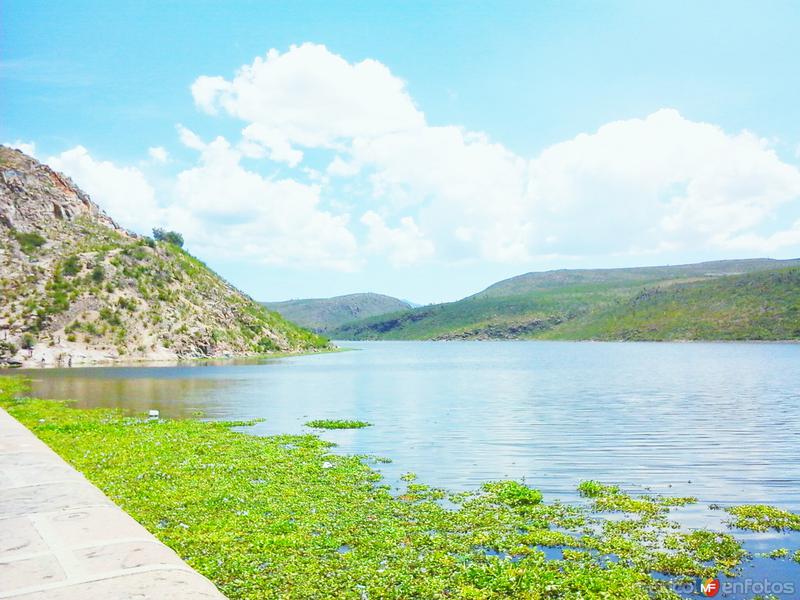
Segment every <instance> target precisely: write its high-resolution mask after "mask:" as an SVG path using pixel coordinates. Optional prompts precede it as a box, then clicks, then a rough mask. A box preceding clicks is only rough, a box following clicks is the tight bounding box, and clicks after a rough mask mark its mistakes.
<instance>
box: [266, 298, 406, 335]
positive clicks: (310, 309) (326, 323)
mask: <svg viewBox="0 0 800 600" xmlns="http://www.w3.org/2000/svg"><path fill="white" fill-rule="evenodd" d="M262 304H263V305H264V306H265V307H266V308H268V309H269V310H273V311H275V312H277V313H279V314H281V315H282V316H283V317H284V318H286V319H288V320H289V321H291V322H293V323H297V324H298V325H300V326H302V327H307V328H309V329H313V330H314V331H317V332H319V333H325V332H327V331H330V330H332V329H334V328H336V327H339V326H341V325H344V324H345V323H348V322H350V321H353V320H356V319H362V318H368V317H374V316H378V315H385V314H387V313H392V312H396V311H399V310H406V309H408V308H411V305H410V304H408V302H404V301H403V300H398V299H397V298H392V297H391V296H384V295H383V294H371V293H367V294H348V295H346V296H335V297H333V298H309V299H304V300H287V301H285V302H262Z"/></svg>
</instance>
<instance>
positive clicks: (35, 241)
mask: <svg viewBox="0 0 800 600" xmlns="http://www.w3.org/2000/svg"><path fill="white" fill-rule="evenodd" d="M14 238H15V239H16V240H17V242H18V243H19V247H20V249H21V250H22V251H23V252H24V253H25V254H32V253H33V252H35V251H36V250H37V249H39V248H41V247H42V246H44V244H45V242H46V241H47V240H46V239H44V238H43V237H42V236H41V235H39V234H38V233H36V232H31V233H25V232H22V231H16V232H14Z"/></svg>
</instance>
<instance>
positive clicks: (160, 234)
mask: <svg viewBox="0 0 800 600" xmlns="http://www.w3.org/2000/svg"><path fill="white" fill-rule="evenodd" d="M153 238H154V239H155V240H156V241H159V242H167V243H168V244H172V245H173V246H177V247H178V248H183V236H182V235H181V234H180V233H178V232H177V231H166V230H164V229H162V228H160V227H156V228H155V229H153Z"/></svg>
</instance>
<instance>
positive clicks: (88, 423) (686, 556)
mask: <svg viewBox="0 0 800 600" xmlns="http://www.w3.org/2000/svg"><path fill="white" fill-rule="evenodd" d="M23 387H24V383H23V382H21V381H20V380H16V379H11V378H7V377H2V378H0V405H2V406H4V407H6V408H7V409H8V411H9V412H10V413H11V414H12V415H13V416H15V417H16V418H17V419H19V420H20V421H22V422H23V423H24V424H25V425H26V426H27V427H29V428H30V429H31V430H33V431H34V432H35V433H36V435H38V436H39V437H40V438H42V439H43V440H44V441H45V442H46V443H47V444H49V445H50V446H51V447H52V448H53V449H55V450H56V452H58V453H59V454H60V455H61V456H63V457H64V458H65V459H66V460H67V461H68V462H70V463H71V464H72V465H73V466H75V467H76V468H77V469H78V470H80V471H82V472H83V473H84V474H86V475H87V477H88V478H89V479H90V480H91V481H92V482H93V483H95V484H96V485H97V486H98V487H100V488H101V489H102V490H103V491H104V492H105V493H106V494H108V495H109V496H110V497H111V498H112V499H113V500H114V501H115V502H117V503H118V504H119V505H120V506H121V507H122V508H123V509H125V510H126V511H128V512H129V513H130V514H131V515H132V516H133V517H134V518H136V519H137V520H138V521H139V522H141V523H142V524H143V525H144V526H145V527H146V528H147V529H149V530H150V531H152V532H153V533H154V534H155V535H156V536H157V537H159V538H160V539H161V540H162V541H163V542H164V543H166V544H167V545H168V546H170V547H172V548H173V549H175V550H176V551H177V552H178V554H179V555H180V556H182V557H183V558H184V559H185V560H186V561H187V562H188V563H189V564H190V565H191V566H193V567H194V568H196V569H197V570H198V571H200V572H201V573H203V574H204V575H206V576H207V577H209V578H210V579H211V580H212V581H213V582H214V583H215V584H216V585H217V586H218V587H219V588H220V590H221V591H222V592H223V593H224V594H226V595H227V596H228V597H230V598H231V599H241V598H246V599H263V598H355V599H362V598H371V599H375V598H397V599H401V598H402V599H409V598H424V599H429V598H487V599H492V598H497V599H499V598H531V599H534V598H535V599H539V598H540V599H545V598H548V599H551V598H552V599H555V598H563V599H567V598H570V599H572V598H582V599H596V600H600V599H609V598H614V599H641V600H644V599H659V600H663V599H672V598H678V596H677V594H676V593H675V592H674V591H673V589H672V587H671V583H672V582H676V581H682V580H683V579H684V578H686V577H709V576H713V575H716V574H717V573H720V572H728V573H734V572H736V571H737V569H739V568H741V565H742V561H744V560H746V559H747V556H746V553H745V552H744V550H743V549H742V547H741V545H740V544H739V543H738V542H737V541H736V540H735V539H734V538H733V536H731V535H729V534H725V533H713V532H709V531H702V530H700V531H685V530H682V529H680V528H678V527H677V525H676V524H675V523H674V522H673V521H671V520H670V519H669V516H668V515H669V510H670V506H671V504H672V503H671V502H670V501H669V499H665V498H649V497H647V496H643V497H633V496H629V495H627V494H625V493H624V492H622V491H621V490H619V489H618V488H616V487H613V486H603V485H602V484H597V483H592V484H584V485H582V489H584V490H591V497H592V500H593V501H594V502H597V501H599V500H602V499H603V498H605V497H612V498H613V502H609V504H611V505H613V506H614V507H615V509H618V510H620V511H622V512H621V513H620V514H617V515H616V516H615V518H614V519H607V518H605V517H604V515H603V514H601V513H599V512H597V510H596V509H595V508H593V507H592V505H589V506H588V507H582V506H572V505H567V504H563V503H559V502H550V503H548V502H546V501H545V499H544V498H543V497H542V494H541V493H539V492H538V491H537V490H533V489H530V488H529V487H527V486H525V485H523V484H520V483H518V482H513V481H502V482H493V483H488V484H486V485H484V486H483V487H482V488H481V489H480V490H477V491H475V492H469V493H459V494H451V493H448V492H447V491H446V490H442V489H436V488H431V487H429V486H426V485H422V484H419V483H416V482H414V481H413V478H411V477H409V478H407V480H408V482H407V484H406V489H405V490H404V492H403V493H402V495H401V496H399V497H395V496H394V495H392V493H391V490H390V489H389V488H388V486H385V485H381V482H380V475H379V474H378V473H377V472H375V471H374V470H372V469H371V468H370V467H368V466H367V465H366V464H365V463H364V461H363V460H361V458H359V457H355V456H339V455H333V454H331V453H330V448H331V444H329V443H327V442H325V441H323V440H321V439H319V438H318V437H316V436H312V435H301V436H287V435H277V436H270V437H255V436H249V435H246V434H243V433H236V432H234V431H232V430H231V429H230V427H231V425H242V423H219V422H200V421H195V420H167V421H149V420H146V419H144V418H133V417H126V416H124V415H123V414H122V413H120V412H119V411H116V410H110V409H95V410H82V409H76V408H72V407H70V406H69V405H68V404H66V403H63V402H55V401H47V400H30V399H27V400H26V399H17V397H18V396H19V394H20V393H22V391H23ZM443 499H446V500H447V501H448V502H447V503H446V504H447V506H445V503H443V502H442V500H443ZM687 501H688V500H687ZM553 549H556V551H555V555H554V554H553ZM545 550H547V551H548V553H547V554H546V553H545ZM553 556H555V558H553ZM654 573H659V574H663V575H664V576H666V579H661V576H659V577H654V576H653V574H654Z"/></svg>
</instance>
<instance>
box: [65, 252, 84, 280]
mask: <svg viewBox="0 0 800 600" xmlns="http://www.w3.org/2000/svg"><path fill="white" fill-rule="evenodd" d="M80 271H81V261H80V260H79V259H78V257H77V256H76V255H74V254H73V255H72V256H70V257H69V258H67V260H65V261H64V267H63V268H62V269H61V272H62V273H63V274H64V275H66V276H67V277H72V276H74V275H77V274H78V273H80Z"/></svg>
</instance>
